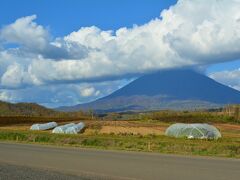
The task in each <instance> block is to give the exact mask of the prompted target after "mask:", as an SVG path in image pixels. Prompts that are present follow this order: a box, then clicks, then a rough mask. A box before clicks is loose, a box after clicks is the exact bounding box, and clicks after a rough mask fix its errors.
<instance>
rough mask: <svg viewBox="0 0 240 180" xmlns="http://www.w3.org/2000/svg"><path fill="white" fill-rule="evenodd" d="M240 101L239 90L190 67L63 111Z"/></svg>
mask: <svg viewBox="0 0 240 180" xmlns="http://www.w3.org/2000/svg"><path fill="white" fill-rule="evenodd" d="M233 103H240V92H239V91H237V90H235V89H232V88H230V87H227V86H225V85H222V84H220V83H218V82H216V81H214V80H212V79H210V78H209V77H207V76H205V75H202V74H199V73H197V72H194V71H192V70H168V71H162V72H158V73H154V74H149V75H145V76H142V77H140V78H139V79H137V80H135V81H133V82H132V83H130V84H128V85H126V86H125V87H123V88H121V89H119V90H117V91H116V92H114V93H112V94H110V95H109V96H106V97H104V98H101V99H99V100H96V101H94V102H91V103H87V104H81V105H77V106H73V107H68V108H64V109H65V110H79V109H83V110H84V109H85V110H86V109H94V110H99V111H121V110H155V109H196V108H213V107H219V106H222V105H225V104H233Z"/></svg>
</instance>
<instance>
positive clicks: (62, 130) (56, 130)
mask: <svg viewBox="0 0 240 180" xmlns="http://www.w3.org/2000/svg"><path fill="white" fill-rule="evenodd" d="M72 126H75V124H74V123H70V124H65V125H62V126H58V127H55V128H54V129H53V131H52V133H65V131H66V130H67V128H69V127H72Z"/></svg>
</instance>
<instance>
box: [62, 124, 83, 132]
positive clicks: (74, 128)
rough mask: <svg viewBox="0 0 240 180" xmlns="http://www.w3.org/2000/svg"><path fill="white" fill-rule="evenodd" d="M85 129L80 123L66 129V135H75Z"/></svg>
mask: <svg viewBox="0 0 240 180" xmlns="http://www.w3.org/2000/svg"><path fill="white" fill-rule="evenodd" d="M84 127H85V124H84V123H82V122H80V123H78V124H76V125H75V126H72V127H69V128H67V129H66V131H65V133H66V134H77V133H79V132H80V131H81V130H82V129H83V128H84Z"/></svg>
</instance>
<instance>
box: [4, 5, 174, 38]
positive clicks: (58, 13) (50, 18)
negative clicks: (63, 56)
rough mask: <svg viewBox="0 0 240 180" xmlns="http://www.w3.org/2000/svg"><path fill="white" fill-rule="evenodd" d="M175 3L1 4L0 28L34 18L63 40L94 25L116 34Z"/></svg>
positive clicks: (157, 14) (147, 19)
mask: <svg viewBox="0 0 240 180" xmlns="http://www.w3.org/2000/svg"><path fill="white" fill-rule="evenodd" d="M175 3H176V0H167V1H166V0H141V1H139V0H130V1H129V0H114V1H113V0H51V1H47V0H35V1H32V0H23V1H18V0H4V1H1V6H0V15H1V17H4V18H1V19H0V24H1V25H3V24H9V23H12V22H13V21H15V20H16V19H17V18H19V17H24V16H29V15H32V14H36V15H37V16H38V19H37V22H38V23H39V24H41V25H43V26H47V27H49V28H50V31H51V33H52V34H53V35H54V36H63V35H66V34H68V33H70V32H72V31H74V30H78V29H79V27H86V26H92V25H95V26H97V27H99V28H101V29H103V30H108V29H112V30H116V29H119V28H120V27H132V25H133V24H139V25H141V24H144V23H147V22H148V21H150V20H151V19H153V18H156V17H158V16H159V15H160V12H161V11H162V10H163V9H165V8H168V7H169V6H170V5H173V4H175Z"/></svg>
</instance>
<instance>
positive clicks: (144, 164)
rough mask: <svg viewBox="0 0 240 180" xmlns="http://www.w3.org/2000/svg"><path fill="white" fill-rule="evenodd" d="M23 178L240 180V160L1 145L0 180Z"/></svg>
mask: <svg viewBox="0 0 240 180" xmlns="http://www.w3.org/2000/svg"><path fill="white" fill-rule="evenodd" d="M12 175H15V176H12ZM44 176H45V178H44ZM11 177H12V178H11ZM20 177H30V178H29V179H34V178H31V177H35V178H36V177H39V178H37V179H74V178H76V177H77V179H150V180H154V179H163V180H168V179H169V180H174V179H177V180H179V179H184V180H193V179H194V180H203V179H204V180H205V179H210V180H215V179H216V180H235V179H236V180H239V179H240V160H234V159H217V158H216V159H214V158H199V157H185V156H174V155H161V154H154V153H134V152H115V151H99V150H89V149H79V148H62V147H50V146H40V145H25V144H9V143H0V179H1V180H5V179H6V180H7V179H18V178H19V179H28V178H20ZM46 177H48V178H46ZM51 177H55V178H51ZM56 177H58V178H56ZM65 177H67V178H65Z"/></svg>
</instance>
